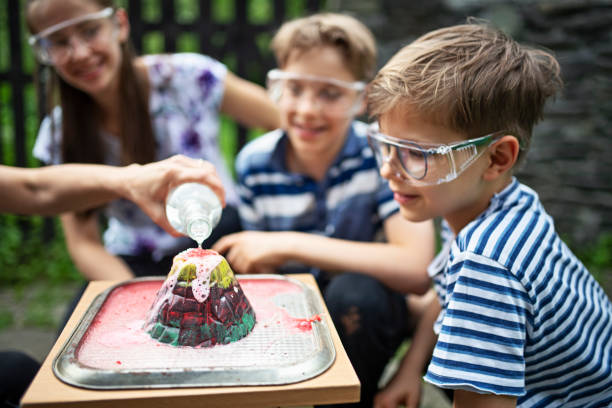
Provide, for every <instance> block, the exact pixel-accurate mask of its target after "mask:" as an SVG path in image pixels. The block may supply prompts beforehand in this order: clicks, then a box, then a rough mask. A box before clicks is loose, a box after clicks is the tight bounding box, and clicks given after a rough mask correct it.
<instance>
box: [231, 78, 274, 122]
mask: <svg viewBox="0 0 612 408" xmlns="http://www.w3.org/2000/svg"><path fill="white" fill-rule="evenodd" d="M221 112H223V113H224V114H226V115H228V116H230V117H232V118H233V119H235V120H236V121H237V122H239V123H240V124H242V125H244V126H247V127H256V128H262V129H266V130H273V129H276V128H278V127H279V126H280V117H279V113H278V109H277V108H276V105H275V104H274V102H272V100H271V99H270V98H269V97H268V94H267V92H266V90H265V89H264V88H262V87H261V86H259V85H257V84H254V83H252V82H249V81H247V80H244V79H242V78H240V77H238V76H236V75H234V74H232V73H231V72H229V71H228V72H227V75H226V77H225V91H224V93H223V102H221Z"/></svg>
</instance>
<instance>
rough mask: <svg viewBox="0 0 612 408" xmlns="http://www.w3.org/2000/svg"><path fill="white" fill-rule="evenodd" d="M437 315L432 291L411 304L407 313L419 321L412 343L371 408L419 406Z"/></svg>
mask: <svg viewBox="0 0 612 408" xmlns="http://www.w3.org/2000/svg"><path fill="white" fill-rule="evenodd" d="M413 298H414V297H411V299H413ZM415 303H416V304H415ZM415 306H416V307H415ZM439 313H440V303H439V301H438V297H437V295H436V292H435V291H434V290H433V289H430V290H429V292H427V293H426V294H425V295H424V296H421V297H420V299H419V301H418V303H417V302H411V304H410V314H411V315H412V316H416V317H417V318H418V319H419V320H418V323H417V326H416V329H415V332H414V336H413V338H412V343H411V344H410V348H409V349H408V351H407V352H406V355H405V356H404V358H403V359H402V362H401V363H400V366H399V368H398V369H397V371H396V373H395V375H394V376H393V378H392V379H391V381H390V382H389V384H387V386H386V387H385V388H384V389H383V390H382V391H380V392H379V393H378V394H377V395H376V397H375V398H374V407H375V408H396V407H398V406H400V405H405V406H406V408H417V407H418V406H419V400H420V397H421V378H422V376H423V372H424V370H425V368H426V365H427V363H428V362H429V359H430V358H431V353H432V351H433V348H434V346H435V344H436V340H437V336H436V335H435V333H434V331H433V325H434V322H435V321H436V318H437V317H438V314H439Z"/></svg>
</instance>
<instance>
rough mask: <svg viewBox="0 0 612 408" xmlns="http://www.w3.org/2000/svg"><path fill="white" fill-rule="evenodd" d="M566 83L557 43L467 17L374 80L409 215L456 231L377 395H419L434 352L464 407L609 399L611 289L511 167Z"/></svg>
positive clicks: (379, 142)
mask: <svg viewBox="0 0 612 408" xmlns="http://www.w3.org/2000/svg"><path fill="white" fill-rule="evenodd" d="M560 87H561V78H560V68H559V65H558V63H557V61H556V60H555V58H554V57H553V56H552V55H550V54H549V53H547V52H544V51H541V50H537V49H535V48H529V47H525V46H522V45H520V44H518V43H516V42H515V41H513V40H512V39H511V38H509V37H508V36H506V35H505V34H503V33H502V32H500V31H499V30H496V29H494V28H491V27H488V26H487V25H484V24H473V23H470V22H468V24H463V25H457V26H453V27H448V28H443V29H439V30H436V31H432V32H430V33H428V34H425V35H423V36H422V37H420V38H418V39H417V40H415V41H414V42H412V43H411V44H410V45H408V46H406V47H404V48H403V49H401V50H400V51H399V52H398V53H397V54H396V55H395V56H393V57H392V58H391V59H390V60H389V62H388V63H387V64H386V65H385V66H384V67H383V68H382V69H381V70H380V72H379V73H378V74H377V76H376V77H375V79H374V80H373V82H372V83H371V84H370V89H369V94H368V104H369V107H370V113H371V114H372V115H373V116H374V117H375V118H376V119H377V123H376V124H375V125H373V126H372V127H371V128H370V131H369V134H368V137H369V141H370V144H371V146H372V147H373V149H374V151H375V154H376V156H377V159H378V163H379V166H380V172H381V174H382V176H383V177H384V178H386V179H387V180H389V186H390V188H391V190H392V191H393V192H394V196H395V200H396V201H398V202H399V204H400V211H401V213H402V215H403V216H404V217H405V218H407V219H408V220H411V221H415V222H416V221H423V220H426V219H429V218H432V217H437V216H441V217H442V218H443V228H442V230H443V233H444V235H445V237H446V238H447V239H445V240H444V242H445V244H444V246H443V249H442V251H441V252H440V254H439V255H438V256H437V258H436V259H435V260H434V262H433V263H432V264H431V265H430V267H429V274H430V276H431V277H432V278H433V281H434V286H435V290H436V291H437V294H438V298H439V299H438V300H439V301H434V302H433V303H432V304H431V306H430V307H429V309H427V310H426V311H425V312H424V315H423V317H422V320H421V323H420V326H419V330H418V332H417V335H416V337H415V339H414V341H413V343H412V347H411V348H410V349H409V351H408V352H407V355H406V356H405V358H404V361H403V362H402V364H401V366H400V369H399V371H398V372H397V374H396V376H395V378H394V379H392V381H391V383H390V384H389V385H388V386H387V388H386V389H385V390H383V391H382V392H381V393H379V394H378V395H377V398H376V404H375V406H376V407H385V408H387V407H396V406H397V405H399V404H405V405H406V406H407V407H416V406H417V404H418V395H419V392H420V390H419V386H420V374H421V372H422V371H421V370H423V369H424V367H425V365H426V364H427V362H429V366H428V368H427V373H426V375H425V380H426V381H427V382H430V383H432V384H435V385H437V386H439V387H442V388H446V389H452V390H454V406H455V407H458V408H460V407H469V408H474V407H487V408H491V407H515V406H518V407H521V408H523V407H561V406H563V407H608V406H611V405H612V374H611V364H612V358H611V354H612V305H611V303H610V300H609V299H608V297H607V296H606V294H605V293H604V291H603V289H602V288H601V287H600V286H599V285H598V283H597V282H596V281H595V279H593V277H592V276H591V275H590V274H589V272H588V271H587V270H586V269H585V267H584V266H583V265H582V264H581V263H580V261H579V260H578V259H577V258H576V257H575V256H574V255H573V254H572V253H571V251H570V250H569V249H568V248H567V247H566V246H565V244H564V243H563V242H562V241H561V239H560V238H559V236H558V235H557V233H556V232H555V229H554V224H553V220H552V219H551V217H550V216H549V215H548V214H547V213H546V211H545V210H544V208H543V207H542V204H541V203H540V201H539V198H538V196H537V194H536V193H535V192H534V191H533V190H531V189H530V188H528V187H526V186H525V185H523V184H521V183H520V182H519V181H517V180H516V178H514V177H513V170H514V169H515V168H516V166H517V164H518V163H520V161H521V160H522V159H523V158H524V156H525V155H526V153H527V149H528V146H529V140H530V138H531V133H532V128H533V126H534V124H535V123H536V122H537V121H538V120H539V119H540V118H541V116H542V114H543V107H544V104H545V101H546V100H547V99H548V98H549V97H551V96H553V95H554V94H555V93H556V92H557V91H558V90H559V89H560ZM432 326H433V331H432V330H431V327H432ZM432 349H433V356H431V350H432ZM430 357H431V359H430Z"/></svg>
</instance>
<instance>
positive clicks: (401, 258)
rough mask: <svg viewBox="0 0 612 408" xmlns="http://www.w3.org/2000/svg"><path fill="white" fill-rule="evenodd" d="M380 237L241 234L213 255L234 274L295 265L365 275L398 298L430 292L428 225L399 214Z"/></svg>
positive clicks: (228, 238) (430, 234) (225, 239)
mask: <svg viewBox="0 0 612 408" xmlns="http://www.w3.org/2000/svg"><path fill="white" fill-rule="evenodd" d="M385 232H386V233H387V238H388V241H389V242H387V243H382V242H356V241H348V240H342V239H336V238H328V237H324V236H320V235H315V234H309V233H300V232H259V231H244V232H239V233H237V234H231V235H227V236H225V237H223V238H221V239H220V240H219V241H218V242H217V243H215V245H214V246H213V249H215V250H216V251H219V252H221V253H225V254H226V257H227V259H228V262H229V263H230V265H232V268H234V269H235V271H236V272H238V273H268V272H270V271H272V270H274V269H275V268H277V267H278V266H280V265H282V264H283V263H285V262H287V261H297V262H301V263H303V264H306V265H311V266H314V267H317V268H320V269H323V270H325V271H329V272H333V271H351V272H360V273H363V274H365V275H370V276H372V277H374V278H376V279H378V280H380V281H381V282H383V283H385V284H386V285H387V286H389V287H391V288H393V289H395V290H397V291H400V292H406V293H408V292H411V293H417V294H423V293H425V292H426V291H427V290H428V289H429V287H430V281H429V277H428V276H427V272H426V270H427V266H428V264H429V262H430V261H431V259H432V258H433V253H434V228H433V223H432V222H431V221H427V222H422V223H411V222H409V221H406V220H405V219H403V218H402V217H401V215H400V214H399V213H398V214H394V215H392V216H391V217H389V218H388V219H387V220H386V221H385Z"/></svg>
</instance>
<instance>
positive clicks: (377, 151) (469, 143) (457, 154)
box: [368, 123, 502, 186]
mask: <svg viewBox="0 0 612 408" xmlns="http://www.w3.org/2000/svg"><path fill="white" fill-rule="evenodd" d="M501 135H502V132H495V133H491V134H488V135H485V136H481V137H477V138H475V139H469V140H462V141H461V142H457V143H450V144H433V143H420V142H419V143H417V142H412V141H409V140H405V139H398V138H395V137H392V136H388V135H385V134H383V133H380V132H379V131H378V124H377V123H374V124H372V125H370V127H369V128H368V143H369V144H370V147H371V148H372V150H373V151H374V156H375V157H376V162H377V163H378V166H379V167H382V166H383V165H384V164H385V163H389V165H391V166H392V168H393V169H394V171H396V174H398V175H399V176H400V177H403V178H404V179H407V177H406V176H409V179H410V181H411V183H412V184H415V185H422V186H427V185H436V184H442V183H447V182H449V181H452V180H454V179H456V178H457V177H459V175H460V174H461V173H463V172H464V171H465V170H466V169H467V168H468V167H469V166H470V165H471V164H472V163H474V162H475V161H476V160H477V159H478V158H479V157H480V156H481V155H482V154H483V153H484V152H485V151H486V148H487V147H489V146H491V145H492V144H493V143H495V142H496V141H497V140H498V139H499V137H500V136H501ZM398 164H399V166H398ZM398 167H399V170H400V171H399V172H398Z"/></svg>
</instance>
